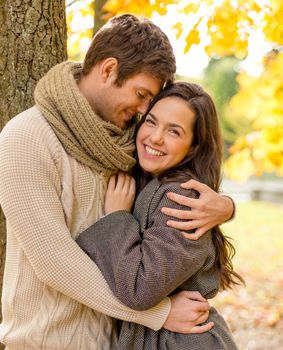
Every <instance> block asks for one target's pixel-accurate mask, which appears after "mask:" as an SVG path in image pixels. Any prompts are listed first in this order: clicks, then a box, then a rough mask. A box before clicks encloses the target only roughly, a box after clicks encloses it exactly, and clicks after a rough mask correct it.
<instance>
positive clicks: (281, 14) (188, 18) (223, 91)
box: [67, 0, 283, 179]
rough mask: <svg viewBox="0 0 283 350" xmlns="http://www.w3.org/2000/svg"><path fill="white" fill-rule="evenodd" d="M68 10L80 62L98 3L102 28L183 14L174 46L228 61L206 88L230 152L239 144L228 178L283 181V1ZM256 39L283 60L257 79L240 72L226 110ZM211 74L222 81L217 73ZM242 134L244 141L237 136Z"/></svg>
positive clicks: (180, 1) (172, 0)
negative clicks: (116, 21) (123, 19)
mask: <svg viewBox="0 0 283 350" xmlns="http://www.w3.org/2000/svg"><path fill="white" fill-rule="evenodd" d="M68 3H69V5H70V6H68V5H67V21H68V32H69V43H68V48H69V57H70V59H75V60H81V59H82V58H83V56H84V53H85V51H86V49H87V47H88V46H89V43H90V40H91V37H92V36H93V28H94V23H96V22H98V18H97V17H95V16H96V15H97V14H96V13H95V6H94V5H96V4H98V3H99V5H100V7H101V9H102V11H101V13H99V14H100V16H102V17H103V21H105V20H107V19H108V18H110V17H112V16H114V15H117V14H120V13H125V12H130V13H134V14H136V15H143V16H146V17H152V15H153V14H154V13H158V14H159V15H162V16H166V14H167V11H168V9H169V6H172V7H174V8H175V9H177V12H178V13H179V15H178V16H176V23H175V24H174V25H173V28H172V30H173V31H174V33H175V35H176V40H178V39H180V38H181V37H182V38H185V45H184V52H185V53H187V52H189V51H190V49H191V47H192V45H198V44H200V43H201V42H204V43H205V51H206V53H207V54H208V55H209V56H210V57H211V58H214V59H219V58H223V57H227V60H224V61H223V63H220V62H219V63H217V62H215V61H211V64H210V66H209V67H208V68H207V71H206V73H208V74H211V76H210V77H209V76H208V78H207V81H206V84H207V85H208V86H209V89H210V90H211V91H212V92H213V94H214V95H215V98H216V103H217V105H218V109H219V111H220V115H221V120H222V122H223V127H222V128H223V134H224V137H225V140H226V145H229V144H230V143H231V142H234V140H235V139H236V141H235V143H234V145H233V146H232V147H231V150H230V152H231V156H230V157H229V159H228V161H227V164H226V174H227V175H228V176H230V177H232V178H234V179H246V178H247V177H249V176H252V175H261V174H262V173H264V172H277V174H278V175H280V176H282V175H283V141H282V135H283V111H282V108H283V107H282V106H283V104H282V97H283V79H282V74H283V73H282V72H283V59H282V53H281V52H280V47H281V45H283V1H282V0H218V1H214V0H194V1H193V0H167V1H161V0H140V1H129V0H108V1H106V0H95V3H94V0H84V1H67V4H68ZM96 12H98V10H96ZM95 18H96V19H95ZM103 21H102V23H103ZM96 24H97V23H96ZM255 32H259V33H261V34H262V35H263V37H264V39H265V41H266V42H268V43H270V45H271V47H273V48H277V49H279V52H276V51H272V52H271V53H270V54H269V55H268V56H267V57H266V58H265V59H264V61H263V64H262V74H260V75H259V76H257V77H255V76H249V75H248V73H246V72H244V71H240V73H239V76H238V78H237V84H238V87H239V92H238V93H236V94H235V95H234V96H233V97H232V100H231V103H229V104H228V103H227V101H228V99H229V98H230V97H231V96H232V94H233V93H234V92H235V87H236V86H237V84H235V83H234V78H235V74H236V73H235V71H234V67H235V66H233V59H232V56H234V57H235V58H236V59H238V60H243V59H245V58H246V57H247V55H248V52H249V40H250V38H252V34H253V33H255ZM235 62H236V61H235ZM212 66H213V68H214V69H215V70H216V71H217V73H213V72H212ZM229 67H230V69H231V72H230V73H229V72H228V69H229ZM221 75H223V76H221ZM224 77H225V78H224ZM213 79H214V83H213ZM251 127H252V131H250V130H251ZM242 133H244V136H239V135H240V134H242ZM239 169H241V171H239Z"/></svg>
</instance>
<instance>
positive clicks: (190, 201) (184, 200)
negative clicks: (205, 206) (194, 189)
mask: <svg viewBox="0 0 283 350" xmlns="http://www.w3.org/2000/svg"><path fill="white" fill-rule="evenodd" d="M167 197H168V198H169V199H170V200H171V201H173V202H176V203H178V204H180V205H184V206H186V207H189V208H196V209H198V208H199V199H196V198H191V197H186V196H182V195H180V194H177V193H174V192H168V193H167Z"/></svg>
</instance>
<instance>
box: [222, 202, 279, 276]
mask: <svg viewBox="0 0 283 350" xmlns="http://www.w3.org/2000/svg"><path fill="white" fill-rule="evenodd" d="M222 229H223V231H224V232H225V234H226V235H228V236H230V237H232V238H233V242H232V243H233V245H234V246H235V248H236V255H235V257H234V259H233V261H234V265H235V269H237V270H240V271H242V272H243V273H244V274H246V273H248V274H256V275H258V277H264V276H268V275H269V274H271V273H272V274H273V273H282V272H281V271H283V205H278V204H271V203H265V202H247V203H239V204H237V214H236V218H235V219H234V220H233V221H231V222H229V223H227V224H225V225H223V226H222Z"/></svg>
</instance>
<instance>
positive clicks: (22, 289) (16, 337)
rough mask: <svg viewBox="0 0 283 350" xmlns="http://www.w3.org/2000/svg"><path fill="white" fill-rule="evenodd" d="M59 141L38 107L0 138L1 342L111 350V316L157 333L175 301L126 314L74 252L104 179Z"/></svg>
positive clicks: (15, 349)
mask: <svg viewBox="0 0 283 350" xmlns="http://www.w3.org/2000/svg"><path fill="white" fill-rule="evenodd" d="M64 89H69V87H64ZM61 96H62V95H61ZM79 113H82V111H80V112H79V111H78V115H79ZM48 120H49V119H48ZM68 125H69V126H70V124H68ZM56 135H58V134H57V133H56V134H55V133H54V129H53V128H51V126H50V125H49V124H48V122H47V121H46V119H45V118H44V117H43V115H42V113H41V112H40V111H39V109H38V108H37V107H32V108H31V109H29V110H27V111H25V112H23V113H21V114H20V115H18V116H16V117H14V118H13V119H12V120H11V121H10V122H9V123H8V124H7V125H6V126H5V128H4V129H3V131H2V132H1V134H0V164H1V166H0V179H1V180H0V204H1V206H2V209H3V211H4V214H5V216H6V220H7V254H6V265H5V273H4V285H3V296H2V302H3V309H2V310H3V321H2V324H1V326H0V341H1V342H2V343H4V344H5V345H6V349H7V350H39V349H42V350H65V349H67V350H95V349H98V350H102V349H103V350H107V349H111V350H113V349H115V348H116V333H115V331H114V328H113V320H112V318H111V317H109V316H112V317H116V318H121V319H124V320H128V321H131V322H137V323H141V324H144V325H146V326H148V327H151V328H153V329H159V328H160V327H161V326H162V324H163V323H164V322H165V320H166V317H167V316H168V312H169V309H170V301H169V300H168V298H167V299H164V300H163V301H162V302H161V303H160V304H159V305H157V306H156V307H154V308H152V309H150V310H147V311H144V312H138V311H133V310H131V309H130V308H128V307H126V306H124V305H123V304H122V303H121V302H119V301H118V300H117V299H116V298H115V297H114V296H113V294H112V292H111V290H110V289H109V287H108V285H107V283H106V281H105V279H104V278H103V276H102V274H101V272H100V270H99V269H98V267H97V266H96V265H95V264H94V263H93V262H92V261H91V259H90V258H89V257H88V256H87V255H86V254H85V253H84V252H83V251H82V250H81V249H80V247H79V246H78V245H77V244H76V242H75V241H74V239H75V238H76V237H77V236H78V234H79V232H81V231H82V230H84V229H86V228H87V227H88V226H89V225H91V224H92V223H94V222H95V221H96V220H98V218H99V217H100V216H101V215H102V201H101V200H100V199H99V198H102V197H103V196H104V192H105V188H106V180H107V175H106V174H105V173H104V172H97V171H96V172H95V171H93V168H90V167H87V166H85V165H84V164H82V163H83V162H80V161H78V160H77V159H76V158H74V157H72V156H70V153H69V151H68V153H67V152H66V151H65V149H64V147H65V144H64V147H63V146H62V144H61V143H60V142H59V140H58V138H57V136H56ZM117 158H118V157H117ZM94 310H96V311H94ZM107 315H109V316H107Z"/></svg>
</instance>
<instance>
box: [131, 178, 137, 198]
mask: <svg viewBox="0 0 283 350" xmlns="http://www.w3.org/2000/svg"><path fill="white" fill-rule="evenodd" d="M130 193H132V194H133V195H135V193H136V181H135V179H134V178H133V177H131V185H130Z"/></svg>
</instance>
